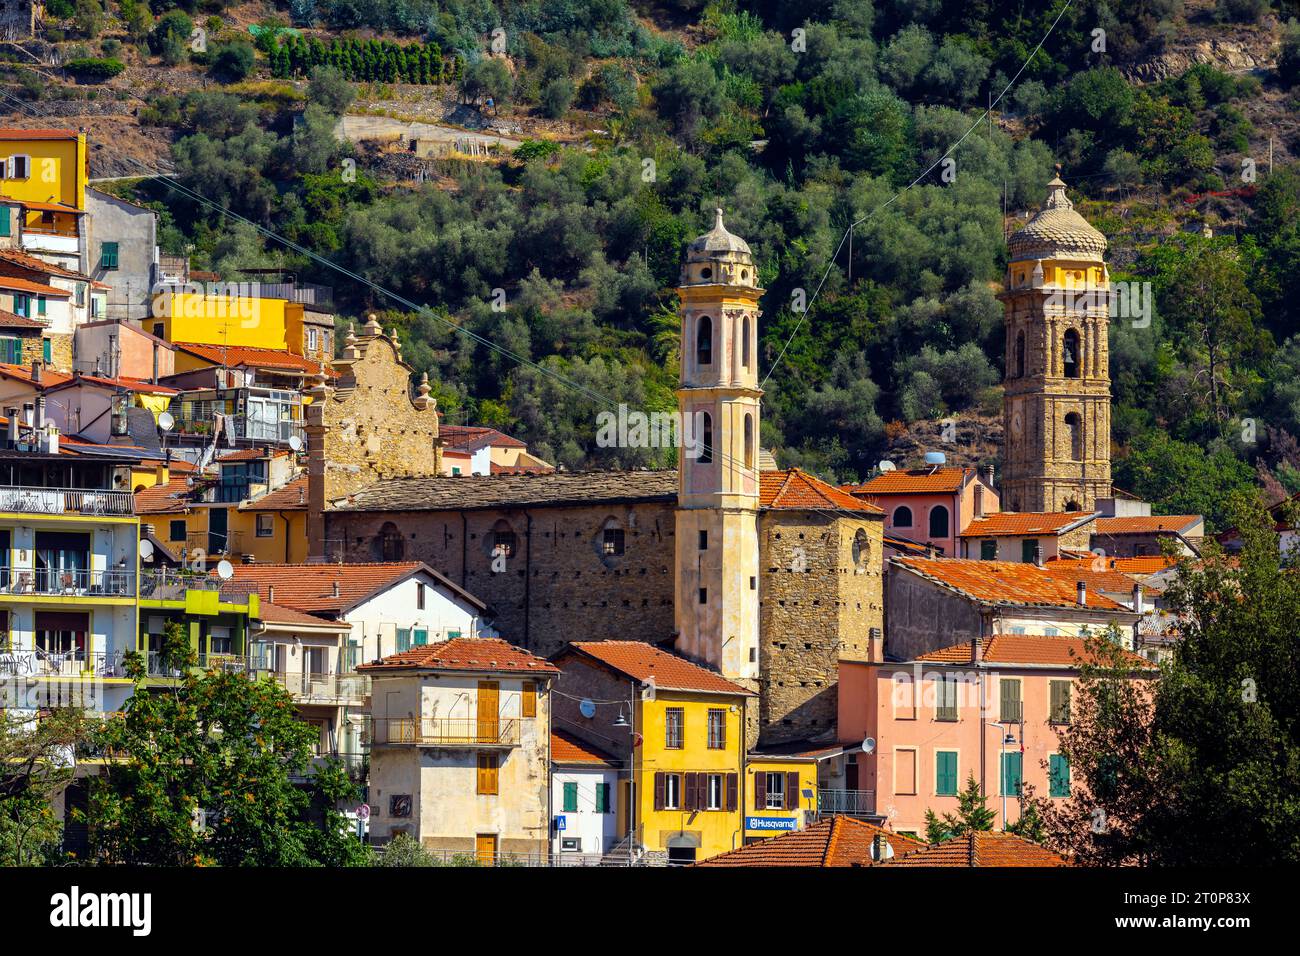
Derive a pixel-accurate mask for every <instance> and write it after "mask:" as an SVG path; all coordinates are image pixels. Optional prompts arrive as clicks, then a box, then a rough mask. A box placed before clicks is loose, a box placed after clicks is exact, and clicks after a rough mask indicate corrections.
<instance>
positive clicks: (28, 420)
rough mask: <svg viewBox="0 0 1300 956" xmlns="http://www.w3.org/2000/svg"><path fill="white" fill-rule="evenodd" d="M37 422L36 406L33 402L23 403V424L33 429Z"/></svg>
mask: <svg viewBox="0 0 1300 956" xmlns="http://www.w3.org/2000/svg"><path fill="white" fill-rule="evenodd" d="M35 421H36V406H35V405H33V404H32V403H31V402H23V424H24V425H26V426H27V427H28V428H31V427H32V426H33V424H34V423H35Z"/></svg>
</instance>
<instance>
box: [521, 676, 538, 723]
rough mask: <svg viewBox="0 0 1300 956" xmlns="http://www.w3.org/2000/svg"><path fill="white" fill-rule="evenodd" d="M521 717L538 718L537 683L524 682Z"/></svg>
mask: <svg viewBox="0 0 1300 956" xmlns="http://www.w3.org/2000/svg"><path fill="white" fill-rule="evenodd" d="M520 716H522V717H536V716H537V682H536V681H531V680H526V681H524V691H523V698H522V703H521V705H520Z"/></svg>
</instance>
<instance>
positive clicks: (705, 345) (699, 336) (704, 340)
mask: <svg viewBox="0 0 1300 956" xmlns="http://www.w3.org/2000/svg"><path fill="white" fill-rule="evenodd" d="M695 364H696V365H712V364H713V320H712V319H710V318H709V317H708V316H707V315H702V316H700V320H699V322H698V323H697V324H696V327H695Z"/></svg>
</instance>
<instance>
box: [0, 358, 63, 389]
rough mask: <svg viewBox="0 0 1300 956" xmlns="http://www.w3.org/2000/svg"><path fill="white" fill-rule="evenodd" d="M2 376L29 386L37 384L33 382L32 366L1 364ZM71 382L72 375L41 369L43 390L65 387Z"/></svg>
mask: <svg viewBox="0 0 1300 956" xmlns="http://www.w3.org/2000/svg"><path fill="white" fill-rule="evenodd" d="M0 375H5V376H8V377H9V378H16V379H18V380H19V381H23V382H26V383H27V384H28V385H35V384H36V382H33V381H32V367H31V366H30V365H9V364H7V363H0ZM70 381H72V376H71V375H64V374H63V373H62V372H56V371H54V370H53V369H49V368H42V369H41V381H40V385H41V387H42V388H48V387H50V386H52V385H63V384H65V383H66V382H70Z"/></svg>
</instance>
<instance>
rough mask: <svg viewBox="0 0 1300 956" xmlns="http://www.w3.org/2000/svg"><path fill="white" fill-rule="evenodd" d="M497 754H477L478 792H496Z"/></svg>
mask: <svg viewBox="0 0 1300 956" xmlns="http://www.w3.org/2000/svg"><path fill="white" fill-rule="evenodd" d="M498 782H499V777H498V770H497V755H496V754H494V753H481V754H479V755H478V792H479V793H480V794H484V795H489V796H490V795H494V794H496V793H498Z"/></svg>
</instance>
